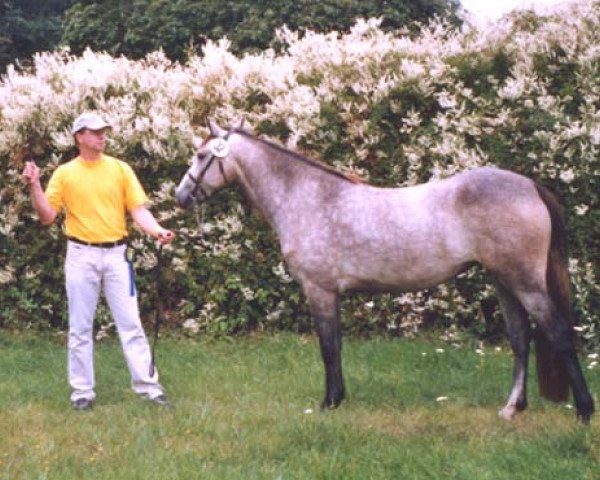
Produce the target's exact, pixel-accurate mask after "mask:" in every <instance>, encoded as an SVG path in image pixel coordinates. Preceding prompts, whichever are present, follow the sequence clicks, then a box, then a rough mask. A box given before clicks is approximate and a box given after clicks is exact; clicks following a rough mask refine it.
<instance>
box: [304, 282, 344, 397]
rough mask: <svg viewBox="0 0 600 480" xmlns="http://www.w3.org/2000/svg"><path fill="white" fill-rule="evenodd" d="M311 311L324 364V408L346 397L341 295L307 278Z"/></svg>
mask: <svg viewBox="0 0 600 480" xmlns="http://www.w3.org/2000/svg"><path fill="white" fill-rule="evenodd" d="M303 287H304V293H305V294H306V297H307V298H308V302H309V305H310V312H311V314H312V316H313V318H314V319H315V322H316V324H317V332H318V335H319V345H320V347H321V356H322V357H323V363H324V364H325V388H326V390H325V398H324V399H323V403H322V404H321V407H322V408H335V407H337V406H338V405H339V404H340V403H342V400H343V399H344V395H345V388H344V378H343V375H342V327H341V322H340V306H339V297H338V295H337V293H335V292H329V291H327V290H323V289H322V288H320V287H318V286H316V285H314V284H312V283H310V282H304V283H303Z"/></svg>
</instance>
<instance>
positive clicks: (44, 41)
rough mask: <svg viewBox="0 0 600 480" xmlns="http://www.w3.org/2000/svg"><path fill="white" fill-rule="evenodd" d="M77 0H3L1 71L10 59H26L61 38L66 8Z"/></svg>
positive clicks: (0, 8) (0, 33) (0, 25)
mask: <svg viewBox="0 0 600 480" xmlns="http://www.w3.org/2000/svg"><path fill="white" fill-rule="evenodd" d="M73 3H74V0H49V1H48V0H47V1H44V2H39V1H34V0H20V1H18V2H14V1H9V0H3V1H2V2H0V73H3V72H4V71H5V69H6V66H7V65H8V64H9V63H14V62H15V61H20V62H25V63H27V61H28V60H29V59H30V58H31V56H32V55H33V54H34V53H35V52H37V51H39V50H52V49H53V48H54V47H55V46H56V45H57V44H58V41H59V40H60V35H61V21H62V14H63V12H64V11H65V10H66V9H68V8H69V7H70V6H71V5H72V4H73Z"/></svg>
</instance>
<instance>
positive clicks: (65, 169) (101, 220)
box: [46, 155, 148, 242]
mask: <svg viewBox="0 0 600 480" xmlns="http://www.w3.org/2000/svg"><path fill="white" fill-rule="evenodd" d="M46 197H47V198H48V201H49V202H50V205H52V207H53V208H55V209H56V210H58V211H60V210H61V209H64V210H65V230H66V234H67V236H69V237H75V238H78V239H79V240H84V241H87V242H113V241H116V240H120V239H121V238H123V237H125V236H127V220H126V218H125V214H126V212H127V211H131V210H133V209H135V208H137V207H139V206H141V205H143V204H145V203H146V202H147V201H148V197H147V196H146V193H145V192H144V189H143V188H142V186H141V185H140V182H139V180H138V179H137V177H136V176H135V173H134V172H133V170H132V168H131V167H130V166H129V165H127V164H126V163H125V162H123V161H121V160H118V159H116V158H113V157H109V156H108V155H103V156H102V158H101V159H100V160H96V161H87V160H83V159H82V158H81V157H77V158H74V159H73V160H71V161H70V162H67V163H65V164H64V165H61V166H60V167H58V168H57V169H56V170H55V171H54V173H53V174H52V177H51V178H50V182H49V183H48V187H47V188H46Z"/></svg>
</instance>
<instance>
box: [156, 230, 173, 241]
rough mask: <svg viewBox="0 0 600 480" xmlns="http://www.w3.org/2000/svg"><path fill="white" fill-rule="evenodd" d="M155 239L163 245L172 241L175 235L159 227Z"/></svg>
mask: <svg viewBox="0 0 600 480" xmlns="http://www.w3.org/2000/svg"><path fill="white" fill-rule="evenodd" d="M156 238H157V240H158V241H159V242H160V243H162V244H163V245H165V244H167V243H171V242H172V241H173V239H174V238H175V233H174V232H172V231H171V230H167V229H166V228H162V227H161V228H160V230H158V231H157V232H156Z"/></svg>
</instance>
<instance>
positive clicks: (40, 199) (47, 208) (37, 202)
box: [22, 162, 58, 225]
mask: <svg viewBox="0 0 600 480" xmlns="http://www.w3.org/2000/svg"><path fill="white" fill-rule="evenodd" d="M22 176H23V180H25V182H26V183H27V184H28V185H29V194H30V196H31V203H32V204H33V208H35V211H36V212H37V214H38V217H39V219H40V223H41V224H42V225H50V224H51V223H53V222H54V220H56V217H57V215H58V211H56V210H55V209H54V208H53V207H52V205H50V202H48V199H47V198H46V195H45V194H44V190H43V189H42V185H41V184H40V169H39V167H38V166H37V165H36V164H35V162H26V163H25V169H24V170H23V175H22Z"/></svg>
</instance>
